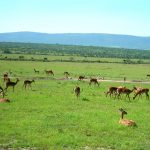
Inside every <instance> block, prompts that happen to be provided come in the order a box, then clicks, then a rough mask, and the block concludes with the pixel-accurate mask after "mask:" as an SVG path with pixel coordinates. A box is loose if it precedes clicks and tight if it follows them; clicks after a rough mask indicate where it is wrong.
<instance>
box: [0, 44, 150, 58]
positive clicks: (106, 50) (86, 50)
mask: <svg viewBox="0 0 150 150" xmlns="http://www.w3.org/2000/svg"><path fill="white" fill-rule="evenodd" d="M0 53H1V54H39V55H42V54H43V55H47V54H50V55H60V56H65V55H76V56H83V57H100V58H122V59H150V51H149V50H136V49H125V48H114V47H113V48H110V47H96V46H78V45H60V44H37V43H9V42H1V43H0Z"/></svg>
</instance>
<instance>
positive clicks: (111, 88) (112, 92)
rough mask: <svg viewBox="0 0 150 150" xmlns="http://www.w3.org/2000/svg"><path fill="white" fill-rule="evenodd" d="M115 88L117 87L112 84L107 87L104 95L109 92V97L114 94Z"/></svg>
mask: <svg viewBox="0 0 150 150" xmlns="http://www.w3.org/2000/svg"><path fill="white" fill-rule="evenodd" d="M117 89H118V88H117V87H113V86H111V87H109V89H108V91H107V92H106V93H105V94H106V97H107V96H108V94H109V96H110V97H111V96H112V95H113V94H115V95H116V93H117Z"/></svg>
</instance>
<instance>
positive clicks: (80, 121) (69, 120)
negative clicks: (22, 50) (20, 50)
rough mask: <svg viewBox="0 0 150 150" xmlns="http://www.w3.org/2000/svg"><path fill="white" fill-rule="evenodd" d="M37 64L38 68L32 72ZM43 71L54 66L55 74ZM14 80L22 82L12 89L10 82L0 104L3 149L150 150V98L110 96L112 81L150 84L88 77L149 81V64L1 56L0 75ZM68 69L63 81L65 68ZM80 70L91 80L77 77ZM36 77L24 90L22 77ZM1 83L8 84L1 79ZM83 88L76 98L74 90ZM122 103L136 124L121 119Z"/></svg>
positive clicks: (1, 145) (0, 131)
mask: <svg viewBox="0 0 150 150" xmlns="http://www.w3.org/2000/svg"><path fill="white" fill-rule="evenodd" d="M34 68H35V69H36V70H38V71H39V74H38V73H35V72H34ZM44 70H53V72H54V76H51V75H46V73H45V71H44ZM9 71H10V72H12V73H11V74H9V77H10V79H11V81H14V82H15V81H16V78H18V79H19V82H18V83H17V84H16V85H15V88H14V92H13V90H12V87H9V88H8V90H7V92H6V96H5V97H6V98H8V99H9V100H10V103H0V149H8V148H10V149H38V150H53V149H54V150H63V149H65V150H72V149H77V150H80V149H81V150H93V149H97V150H111V149H116V150H149V149H150V117H149V114H150V99H149V100H148V99H146V96H145V94H144V95H142V96H141V97H139V98H138V97H137V98H136V99H135V100H133V99H132V98H133V96H134V94H133V93H131V95H130V97H131V100H130V101H129V99H128V98H125V96H124V95H122V96H121V98H119V99H117V98H116V99H114V97H112V98H110V97H109V96H108V97H106V95H105V93H104V92H106V91H107V90H108V88H109V87H110V86H126V87H127V88H129V89H132V88H133V86H136V87H143V88H150V84H144V83H142V82H138V83H136V82H132V83H127V82H120V83H119V82H104V81H103V80H102V81H100V82H99V83H100V85H99V87H98V86H97V85H93V84H92V85H91V86H90V85H89V79H90V77H93V78H101V77H104V79H106V80H116V81H117V80H119V81H120V80H121V81H123V78H124V77H126V80H127V81H150V78H148V77H147V76H146V75H147V74H150V65H149V64H115V63H73V62H36V61H0V73H1V77H3V74H4V73H6V72H9ZM65 71H67V72H69V73H70V76H69V79H68V80H65V79H64V78H65V77H64V72H65ZM80 75H85V77H87V80H86V81H85V80H83V81H78V80H76V79H78V77H79V76H80ZM26 79H29V80H32V79H34V80H35V83H32V89H30V88H28V87H27V89H26V90H25V88H24V87H23V82H24V80H26ZM0 86H2V87H3V88H5V83H4V82H3V79H2V78H1V81H0ZM76 86H79V87H80V88H81V94H80V97H79V98H77V97H76V96H75V94H74V91H73V89H74V88H75V87H76ZM119 108H123V109H125V110H126V111H127V112H128V114H127V115H126V116H125V118H128V119H132V120H134V121H135V122H136V124H137V127H126V126H123V125H121V124H119V119H120V112H119V110H118V109H119Z"/></svg>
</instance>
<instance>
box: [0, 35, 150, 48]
mask: <svg viewBox="0 0 150 150" xmlns="http://www.w3.org/2000/svg"><path fill="white" fill-rule="evenodd" d="M0 42H23V43H47V44H63V45H83V46H103V47H118V48H129V49H145V50H150V37H139V36H131V35H116V34H101V33H64V34H63V33H62V34H48V33H39V32H11V33H0Z"/></svg>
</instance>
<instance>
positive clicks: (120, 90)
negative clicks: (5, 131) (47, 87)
mask: <svg viewBox="0 0 150 150" xmlns="http://www.w3.org/2000/svg"><path fill="white" fill-rule="evenodd" d="M44 71H45V73H46V75H52V76H54V72H53V71H52V70H44ZM34 72H35V73H36V74H39V73H40V72H39V71H38V70H36V69H35V68H34ZM11 73H12V72H11ZM9 74H10V71H9ZM63 74H64V75H65V77H66V78H67V79H68V77H69V76H70V73H69V72H67V71H65V72H64V73H63ZM147 77H150V75H149V74H147ZM71 79H72V78H71ZM84 79H87V78H86V77H85V76H82V75H80V76H79V77H78V81H83V80H84ZM101 79H102V80H104V78H101ZM123 80H124V82H125V81H126V77H124V79H123ZM3 82H4V83H6V87H5V88H4V89H3V88H2V87H1V86H0V95H1V96H2V98H0V102H10V100H9V99H7V98H4V96H5V92H7V89H8V87H12V88H13V92H14V88H15V86H16V85H17V83H18V82H19V79H18V78H17V79H16V81H15V82H13V81H11V80H10V78H9V75H8V73H4V74H3ZM32 83H35V81H34V80H33V79H32V80H24V82H23V87H24V88H25V90H26V89H27V87H28V88H29V87H30V88H31V89H32V87H31V84H32ZM92 83H93V84H94V85H97V86H99V81H98V79H97V78H90V80H89V85H91V84H92ZM80 93H81V88H80V87H79V86H76V87H75V88H74V94H75V95H76V97H77V99H78V98H79V97H80ZM104 93H105V95H106V97H108V96H109V97H110V98H114V99H121V98H122V97H123V96H122V95H125V98H128V100H129V101H130V99H131V97H130V95H131V93H133V94H134V96H133V100H134V99H135V98H137V97H138V98H140V97H141V96H142V95H143V94H145V96H146V98H147V99H149V89H148V88H142V87H135V86H133V88H132V89H129V88H127V87H125V86H118V87H115V86H110V87H109V88H108V90H107V91H106V92H104ZM119 111H120V112H121V118H120V120H119V123H120V124H122V125H125V126H136V123H135V122H134V121H133V120H129V119H124V118H123V117H124V115H126V114H127V112H126V111H125V110H124V109H122V108H120V109H119Z"/></svg>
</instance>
